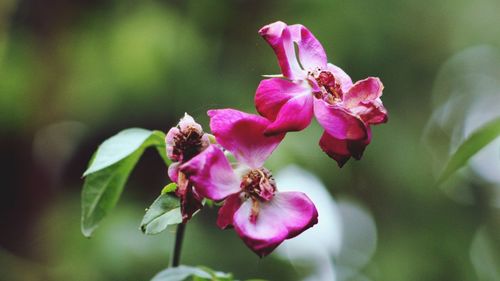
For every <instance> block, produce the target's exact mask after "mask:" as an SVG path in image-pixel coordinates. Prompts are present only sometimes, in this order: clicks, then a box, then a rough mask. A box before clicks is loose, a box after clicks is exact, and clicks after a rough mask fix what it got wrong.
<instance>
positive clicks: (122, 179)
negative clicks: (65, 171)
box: [81, 128, 168, 237]
mask: <svg viewBox="0 0 500 281" xmlns="http://www.w3.org/2000/svg"><path fill="white" fill-rule="evenodd" d="M150 146H154V147H156V148H157V150H158V151H159V152H160V151H161V149H160V148H161V147H163V151H164V150H165V149H164V147H165V134H164V133H162V132H160V131H149V130H145V129H139V128H132V129H127V130H124V131H121V132H120V133H118V134H116V135H115V136H113V137H111V138H109V139H107V140H106V141H104V142H103V143H102V144H101V145H100V146H99V148H98V149H97V151H96V153H94V155H93V156H92V159H91V161H90V165H89V167H88V169H87V170H86V171H85V173H84V174H83V176H84V177H85V182H84V184H83V190H82V219H81V229H82V233H83V235H84V236H86V237H90V236H91V235H92V232H93V231H94V230H95V229H96V228H97V226H98V224H99V222H100V221H101V220H102V219H103V218H104V217H105V216H106V215H107V213H108V212H109V211H110V210H111V209H113V207H114V206H115V205H116V203H117V202H118V199H119V198H120V195H121V193H122V191H123V187H124V186H125V183H126V182H127V179H128V176H129V175H130V172H132V170H133V168H134V167H135V165H136V164H137V161H138V160H139V158H140V157H141V155H142V153H143V152H144V150H145V149H146V148H147V147H150ZM160 154H161V156H162V158H163V159H164V160H165V159H166V155H164V154H165V153H163V154H162V153H160ZM165 163H166V164H167V165H168V161H166V162H165Z"/></svg>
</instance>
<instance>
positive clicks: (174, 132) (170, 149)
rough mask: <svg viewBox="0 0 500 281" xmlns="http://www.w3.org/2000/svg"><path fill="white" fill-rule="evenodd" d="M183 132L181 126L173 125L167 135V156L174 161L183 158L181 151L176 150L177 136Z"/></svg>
mask: <svg viewBox="0 0 500 281" xmlns="http://www.w3.org/2000/svg"><path fill="white" fill-rule="evenodd" d="M180 134H181V132H180V130H179V128H177V127H172V128H171V129H170V130H169V131H168V133H167V136H166V137H165V143H166V144H167V147H166V150H167V157H168V158H169V159H170V160H172V161H176V162H177V161H180V160H182V154H181V153H179V152H176V151H174V147H175V140H174V138H175V136H178V135H180Z"/></svg>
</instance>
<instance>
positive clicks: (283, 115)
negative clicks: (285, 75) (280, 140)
mask: <svg viewBox="0 0 500 281" xmlns="http://www.w3.org/2000/svg"><path fill="white" fill-rule="evenodd" d="M312 98H313V97H312V94H311V87H310V86H308V85H307V84H305V83H304V84H299V83H294V82H291V81H288V80H284V79H279V78H272V79H266V80H262V81H261V82H260V84H259V87H258V88H257V92H256V94H255V106H256V108H257V111H258V112H259V113H260V114H261V115H262V116H264V117H266V118H267V119H269V120H271V121H273V122H272V124H270V125H269V126H268V127H267V129H266V131H265V133H266V134H268V135H274V134H280V133H284V132H290V131H300V130H303V129H304V128H306V127H307V126H308V125H309V124H310V123H311V119H312V115H313V103H312Z"/></svg>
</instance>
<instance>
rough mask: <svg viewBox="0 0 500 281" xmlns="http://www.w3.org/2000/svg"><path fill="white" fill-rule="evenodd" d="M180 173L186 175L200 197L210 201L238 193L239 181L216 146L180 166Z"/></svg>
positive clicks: (211, 146)
mask: <svg viewBox="0 0 500 281" xmlns="http://www.w3.org/2000/svg"><path fill="white" fill-rule="evenodd" d="M181 172H183V173H184V174H186V176H187V177H188V179H189V181H190V182H192V183H193V185H194V186H195V188H196V191H197V192H198V193H199V194H200V195H201V196H203V197H207V198H210V199H212V200H221V199H224V198H226V197H227V196H229V195H231V194H234V193H237V192H239V191H240V180H239V179H238V177H237V176H236V174H235V173H234V172H233V169H232V168H231V164H229V161H228V160H227V158H226V156H225V155H224V152H222V150H221V149H220V148H218V147H217V146H216V145H210V146H209V147H208V148H207V149H205V150H204V151H203V152H202V153H200V154H198V155H197V156H195V157H194V158H192V159H191V160H189V161H188V162H186V163H184V164H182V165H181Z"/></svg>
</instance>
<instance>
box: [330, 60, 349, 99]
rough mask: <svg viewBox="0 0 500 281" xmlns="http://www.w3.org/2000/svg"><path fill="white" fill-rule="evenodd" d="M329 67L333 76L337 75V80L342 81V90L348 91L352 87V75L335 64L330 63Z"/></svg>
mask: <svg viewBox="0 0 500 281" xmlns="http://www.w3.org/2000/svg"><path fill="white" fill-rule="evenodd" d="M327 69H328V71H330V72H331V73H332V74H333V76H335V80H336V81H338V82H339V83H340V87H341V88H342V91H343V92H344V93H347V91H348V90H349V89H350V88H351V87H352V80H351V77H349V75H347V73H345V71H344V70H342V68H340V67H338V66H336V65H334V64H331V63H329V64H328V66H327Z"/></svg>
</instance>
